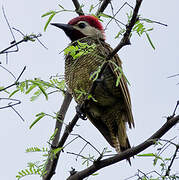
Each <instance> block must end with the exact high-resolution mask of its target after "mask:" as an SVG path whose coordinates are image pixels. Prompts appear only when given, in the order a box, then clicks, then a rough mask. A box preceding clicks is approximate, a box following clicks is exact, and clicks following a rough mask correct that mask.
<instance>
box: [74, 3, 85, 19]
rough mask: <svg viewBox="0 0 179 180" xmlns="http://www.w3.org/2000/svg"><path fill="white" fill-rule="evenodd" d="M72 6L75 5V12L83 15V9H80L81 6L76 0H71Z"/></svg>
mask: <svg viewBox="0 0 179 180" xmlns="http://www.w3.org/2000/svg"><path fill="white" fill-rule="evenodd" d="M72 2H73V4H74V6H75V8H76V9H75V11H76V13H77V14H78V15H79V16H81V15H84V12H83V10H82V9H81V6H80V3H79V2H78V0H72Z"/></svg>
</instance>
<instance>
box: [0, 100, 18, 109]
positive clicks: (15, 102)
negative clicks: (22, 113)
mask: <svg viewBox="0 0 179 180" xmlns="http://www.w3.org/2000/svg"><path fill="white" fill-rule="evenodd" d="M0 100H6V101H13V102H14V104H12V102H10V103H8V105H6V106H3V107H0V109H5V108H9V107H13V106H16V105H18V104H20V103H21V101H20V100H18V99H11V98H0Z"/></svg>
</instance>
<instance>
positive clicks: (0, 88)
mask: <svg viewBox="0 0 179 180" xmlns="http://www.w3.org/2000/svg"><path fill="white" fill-rule="evenodd" d="M2 89H4V87H3V86H0V91H1V90H2ZM4 92H6V93H7V94H9V92H8V91H7V90H4Z"/></svg>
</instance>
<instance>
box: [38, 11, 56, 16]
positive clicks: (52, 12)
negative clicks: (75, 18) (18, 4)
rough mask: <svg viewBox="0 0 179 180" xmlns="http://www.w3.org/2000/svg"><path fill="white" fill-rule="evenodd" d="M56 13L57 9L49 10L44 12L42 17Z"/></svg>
mask: <svg viewBox="0 0 179 180" xmlns="http://www.w3.org/2000/svg"><path fill="white" fill-rule="evenodd" d="M54 13H56V12H55V11H49V12H47V13H45V14H43V15H42V16H41V17H45V16H49V15H51V14H54Z"/></svg>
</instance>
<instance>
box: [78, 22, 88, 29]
mask: <svg viewBox="0 0 179 180" xmlns="http://www.w3.org/2000/svg"><path fill="white" fill-rule="evenodd" d="M78 27H79V28H81V29H83V28H85V27H86V24H85V23H79V24H78Z"/></svg>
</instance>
